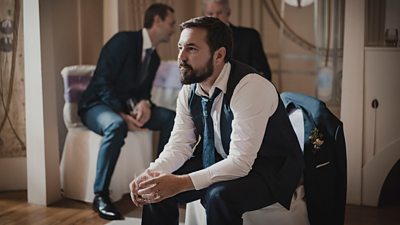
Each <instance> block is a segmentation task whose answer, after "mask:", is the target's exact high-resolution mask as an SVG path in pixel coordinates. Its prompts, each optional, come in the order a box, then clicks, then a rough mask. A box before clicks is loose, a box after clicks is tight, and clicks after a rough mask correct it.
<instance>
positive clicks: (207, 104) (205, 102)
mask: <svg viewBox="0 0 400 225" xmlns="http://www.w3.org/2000/svg"><path fill="white" fill-rule="evenodd" d="M219 93H221V90H220V89H219V88H215V90H214V93H213V94H212V96H211V97H210V98H208V97H205V96H202V97H201V103H202V106H203V114H204V116H208V115H209V113H210V111H211V107H212V104H213V102H214V99H215V98H216V97H217V96H218V95H219Z"/></svg>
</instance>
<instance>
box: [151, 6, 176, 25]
mask: <svg viewBox="0 0 400 225" xmlns="http://www.w3.org/2000/svg"><path fill="white" fill-rule="evenodd" d="M168 11H170V12H172V13H173V12H174V9H173V8H172V7H170V6H169V5H166V4H163V3H155V4H153V5H151V6H150V7H149V8H147V10H146V12H145V14H144V28H147V29H149V28H151V26H153V23H154V17H155V16H157V15H158V16H160V18H161V19H162V20H163V21H164V20H165V17H167V14H168Z"/></svg>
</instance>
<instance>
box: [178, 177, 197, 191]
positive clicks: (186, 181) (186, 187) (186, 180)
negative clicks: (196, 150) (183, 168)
mask: <svg viewBox="0 0 400 225" xmlns="http://www.w3.org/2000/svg"><path fill="white" fill-rule="evenodd" d="M179 178H180V179H181V181H182V189H183V191H190V190H193V189H194V185H193V182H192V179H191V178H190V176H189V175H180V176H179Z"/></svg>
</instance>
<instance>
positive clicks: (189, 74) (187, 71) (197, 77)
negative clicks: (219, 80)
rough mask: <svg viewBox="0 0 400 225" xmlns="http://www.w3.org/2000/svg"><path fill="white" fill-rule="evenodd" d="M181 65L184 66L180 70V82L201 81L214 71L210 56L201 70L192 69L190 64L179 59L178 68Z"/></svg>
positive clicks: (192, 82) (191, 82)
mask: <svg viewBox="0 0 400 225" xmlns="http://www.w3.org/2000/svg"><path fill="white" fill-rule="evenodd" d="M182 67H183V68H184V70H180V73H181V83H182V84H194V83H200V82H203V81H205V80H206V79H207V78H209V77H211V75H212V74H213V72H214V67H213V61H212V57H210V59H209V60H208V62H207V66H206V67H205V68H204V69H202V70H194V69H193V67H192V66H191V65H189V64H188V63H187V62H184V61H181V62H180V63H179V68H182Z"/></svg>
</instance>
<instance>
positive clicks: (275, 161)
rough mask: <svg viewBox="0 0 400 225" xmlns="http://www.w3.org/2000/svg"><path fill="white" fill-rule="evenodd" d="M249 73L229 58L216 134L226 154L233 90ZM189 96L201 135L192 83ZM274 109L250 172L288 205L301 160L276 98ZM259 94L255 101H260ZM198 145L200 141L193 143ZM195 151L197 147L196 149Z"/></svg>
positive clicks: (282, 109) (193, 116)
mask: <svg viewBox="0 0 400 225" xmlns="http://www.w3.org/2000/svg"><path fill="white" fill-rule="evenodd" d="M249 73H257V72H256V71H255V70H254V69H253V68H251V67H249V66H247V65H245V64H242V63H240V62H238V61H235V60H232V61H231V72H230V74H229V79H228V85H227V90H226V94H225V95H224V98H223V105H222V110H221V121H220V129H221V130H220V133H221V138H222V140H221V141H222V145H223V148H224V151H225V152H226V153H227V154H229V144H230V141H231V139H230V136H231V133H232V120H233V116H234V113H233V112H232V110H231V108H230V105H229V103H230V100H231V97H232V94H233V91H234V89H235V87H236V85H237V84H238V83H239V81H240V80H241V79H242V78H243V77H244V76H246V75H247V74H249ZM192 87H193V88H192V90H191V93H190V95H189V109H190V112H191V115H192V119H193V122H194V125H195V127H196V132H197V133H198V134H199V135H200V136H202V135H203V126H204V125H203V118H202V116H203V115H202V108H201V97H200V96H198V95H196V94H195V88H194V87H195V85H192ZM278 98H279V104H278V107H277V109H276V111H275V112H274V113H273V115H272V116H271V117H270V118H265V119H268V124H267V127H266V128H265V134H264V139H263V141H262V144H261V147H260V149H259V151H258V154H257V158H256V160H255V162H254V164H253V167H252V171H254V172H256V173H258V174H260V175H261V176H262V177H263V178H264V180H265V182H266V183H267V185H268V186H269V187H270V189H271V192H272V193H273V195H274V196H273V197H274V198H275V200H276V201H277V202H279V203H280V204H281V205H283V206H284V207H286V208H289V207H290V202H291V199H292V195H293V192H294V191H295V189H296V187H297V185H298V182H299V180H300V177H301V175H302V171H303V168H304V160H303V156H302V153H301V148H300V145H299V143H298V140H297V137H296V134H295V132H294V130H293V128H292V125H291V124H290V120H289V117H288V115H287V112H286V109H285V107H284V105H283V103H282V100H281V99H280V97H279V94H278ZM262 100H263V99H262V96H260V99H258V101H262ZM197 146H198V148H200V149H201V148H202V147H201V146H202V144H201V143H200V144H199V145H197ZM196 151H197V150H196Z"/></svg>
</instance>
